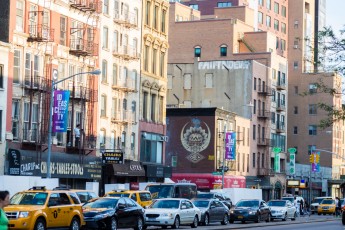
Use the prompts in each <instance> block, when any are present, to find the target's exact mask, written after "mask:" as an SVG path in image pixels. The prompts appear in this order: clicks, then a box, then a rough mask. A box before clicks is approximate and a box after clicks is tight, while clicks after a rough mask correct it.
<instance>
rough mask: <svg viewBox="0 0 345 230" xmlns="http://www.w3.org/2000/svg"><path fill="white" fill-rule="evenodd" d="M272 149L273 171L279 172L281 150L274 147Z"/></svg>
mask: <svg viewBox="0 0 345 230" xmlns="http://www.w3.org/2000/svg"><path fill="white" fill-rule="evenodd" d="M272 151H273V152H274V172H277V173H279V172H280V152H281V148H279V147H274V148H273V150H272Z"/></svg>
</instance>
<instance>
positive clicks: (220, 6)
mask: <svg viewBox="0 0 345 230" xmlns="http://www.w3.org/2000/svg"><path fill="white" fill-rule="evenodd" d="M231 6H232V4H231V2H217V7H219V8H223V7H231Z"/></svg>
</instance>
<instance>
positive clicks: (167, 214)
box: [161, 213, 173, 217]
mask: <svg viewBox="0 0 345 230" xmlns="http://www.w3.org/2000/svg"><path fill="white" fill-rule="evenodd" d="M161 216H163V217H172V216H173V214H172V213H163V214H161Z"/></svg>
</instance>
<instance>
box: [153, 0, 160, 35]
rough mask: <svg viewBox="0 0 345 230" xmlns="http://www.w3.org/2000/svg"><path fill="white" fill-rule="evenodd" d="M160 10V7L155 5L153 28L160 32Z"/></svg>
mask: <svg viewBox="0 0 345 230" xmlns="http://www.w3.org/2000/svg"><path fill="white" fill-rule="evenodd" d="M158 9H159V7H158V6H157V5H155V8H154V11H153V28H154V29H156V30H158Z"/></svg>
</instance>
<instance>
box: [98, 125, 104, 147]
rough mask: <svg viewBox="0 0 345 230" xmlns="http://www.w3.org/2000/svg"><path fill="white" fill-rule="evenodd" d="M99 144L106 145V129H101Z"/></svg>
mask: <svg viewBox="0 0 345 230" xmlns="http://www.w3.org/2000/svg"><path fill="white" fill-rule="evenodd" d="M99 144H100V146H101V147H104V146H105V130H104V129H102V130H101V131H99Z"/></svg>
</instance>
